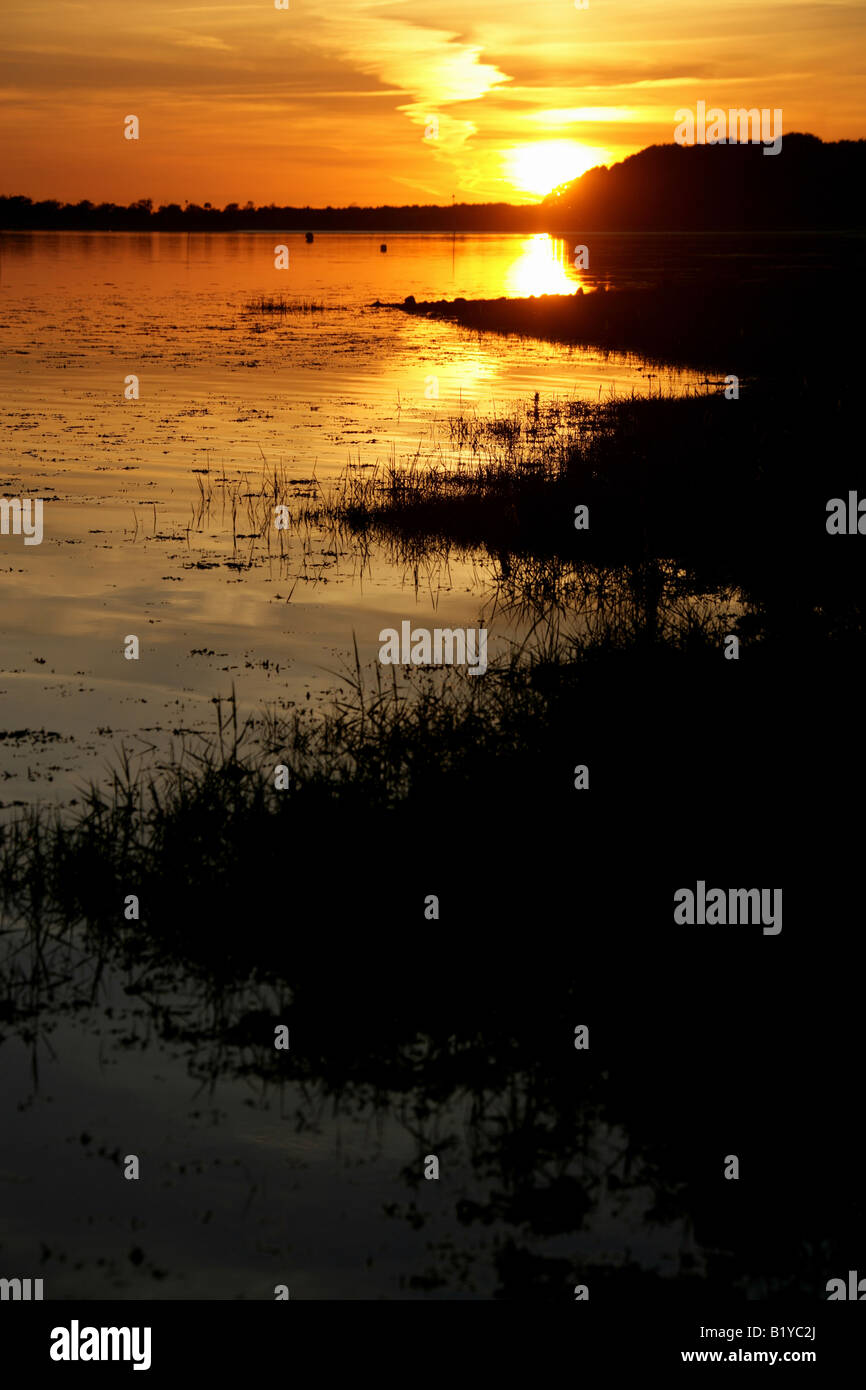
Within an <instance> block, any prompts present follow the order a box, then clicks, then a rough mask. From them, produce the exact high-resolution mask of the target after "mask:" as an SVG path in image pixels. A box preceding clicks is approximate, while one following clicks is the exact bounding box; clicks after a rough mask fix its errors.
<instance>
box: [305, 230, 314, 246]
mask: <svg viewBox="0 0 866 1390" xmlns="http://www.w3.org/2000/svg"><path fill="white" fill-rule="evenodd" d="M306 239H307V244H308V245H309V243H310V242H311V241H312V240H313V233H312V232H307V233H306Z"/></svg>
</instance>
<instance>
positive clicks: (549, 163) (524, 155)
mask: <svg viewBox="0 0 866 1390" xmlns="http://www.w3.org/2000/svg"><path fill="white" fill-rule="evenodd" d="M610 158H611V155H610V152H609V151H608V150H605V149H599V148H597V147H595V146H590V145H581V144H580V143H579V141H577V140H539V141H537V142H536V143H535V144H533V145H518V146H516V148H515V149H513V150H509V151H508V153H507V154H506V156H505V170H506V176H507V177H508V179H509V180H510V182H511V183H512V184H513V185H514V187H515V188H516V189H518V190H519V192H521V193H525V194H531V195H532V196H534V197H536V198H543V197H545V195H546V194H548V193H550V192H551V191H552V190H553V189H554V188H558V187H559V185H560V184H561V183H567V182H568V181H569V180H570V179H576V178H579V177H580V175H581V174H585V173H586V171H587V169H593V168H594V167H595V166H596V165H597V164H605V163H608V162H609V161H610Z"/></svg>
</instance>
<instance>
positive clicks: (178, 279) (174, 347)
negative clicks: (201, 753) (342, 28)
mask: <svg viewBox="0 0 866 1390" xmlns="http://www.w3.org/2000/svg"><path fill="white" fill-rule="evenodd" d="M619 240H621V239H619ZM278 242H279V237H278V236H277V235H274V234H271V233H268V234H266V235H236V236H235V235H226V236H190V237H187V236H185V235H172V234H162V235H144V234H143V235H139V234H134V233H124V234H120V235H113V234H111V233H101V234H88V233H82V234H79V233H36V234H28V235H23V234H19V235H6V236H4V237H3V238H2V242H0V246H2V309H0V387H2V408H0V418H2V438H3V465H2V478H0V488H2V489H3V492H4V493H5V494H6V495H8V496H36V495H38V496H40V497H43V498H46V499H48V500H47V501H46V505H45V537H44V540H43V543H42V544H41V545H40V546H26V547H25V546H24V545H23V542H22V539H21V538H20V537H14V536H8V537H7V536H4V537H0V547H2V560H0V563H2V568H3V573H4V586H5V594H6V602H5V604H4V612H3V620H2V643H3V667H2V677H0V679H2V695H3V706H4V715H3V731H5V734H6V737H5V738H3V739H2V740H0V756H2V764H0V766H2V774H3V779H4V782H3V788H2V799H3V805H4V806H5V808H6V809H7V810H8V809H9V808H14V807H16V806H19V805H21V804H25V803H29V802H33V801H45V800H57V801H60V802H66V803H72V802H74V801H75V800H76V799H77V794H78V793H77V788H78V787H79V786H80V784H81V782H82V781H83V780H87V779H89V778H90V777H97V778H99V777H101V776H103V775H104V773H105V770H106V766H107V765H108V764H109V763H110V762H111V761H112V759H113V758H114V757H115V756H116V752H117V749H118V748H119V747H120V745H121V744H122V745H123V746H125V747H126V748H128V749H129V750H130V751H131V752H132V753H133V754H134V755H136V754H138V753H141V755H142V757H148V756H150V754H151V752H152V750H153V749H154V748H155V747H157V746H159V747H163V746H164V745H165V741H166V739H167V738H168V737H170V735H171V732H172V731H173V730H177V729H199V728H210V727H211V726H212V723H213V710H212V705H211V700H212V698H213V697H214V696H216V695H221V696H225V695H227V694H228V693H229V691H230V689H231V685H232V683H234V684H235V687H236V690H237V694H238V699H239V701H240V703H241V706H242V708H244V709H255V708H257V707H258V706H260V705H261V704H262V703H263V702H271V703H274V704H277V705H281V706H282V707H286V706H287V705H289V704H291V703H292V702H295V701H298V700H304V699H306V698H307V696H308V695H309V696H310V697H311V698H313V699H318V698H322V697H324V696H326V695H328V694H329V693H330V692H331V691H332V690H333V689H334V687H335V676H334V674H333V673H334V672H335V671H336V672H337V673H339V672H340V671H341V670H342V669H343V665H344V663H345V662H346V661H347V659H348V658H349V656H350V655H351V653H352V645H353V636H354V637H355V638H356V639H357V641H358V647H359V651H360V652H361V655H362V659H363V660H364V661H369V660H372V659H373V657H374V656H375V652H376V649H377V642H378V633H379V631H380V630H381V628H382V627H383V626H393V625H395V624H396V625H397V626H398V627H399V623H400V621H401V620H402V619H404V618H411V619H412V620H413V621H415V622H417V623H419V624H423V623H427V624H429V623H431V622H432V620H433V617H434V614H435V615H436V621H437V622H438V623H440V624H441V625H449V624H455V625H458V626H465V625H471V624H473V623H475V622H476V621H477V619H478V614H479V610H480V608H481V607H482V605H483V603H484V597H485V592H486V581H485V579H484V576H483V574H482V573H481V572H480V571H479V567H478V566H477V565H476V564H473V563H472V562H471V561H467V562H465V563H457V562H455V563H454V564H452V566H451V567H450V568H449V569H448V571H447V572H443V571H442V570H441V569H437V570H436V572H435V573H434V574H432V575H429V576H426V577H425V576H423V575H422V576H421V577H420V583H421V591H420V592H416V580H417V579H418V576H416V575H415V574H414V573H410V574H407V573H406V572H405V570H404V569H403V567H401V566H395V565H389V564H387V563H386V562H385V561H384V560H383V559H382V558H381V557H379V556H374V557H373V564H372V567H371V569H370V571H369V572H368V573H367V575H366V576H365V577H364V579H363V582H362V580H361V578H360V576H359V574H358V566H357V563H356V561H355V559H354V558H353V557H352V556H346V555H344V554H342V553H340V551H339V548H338V549H337V551H336V552H335V548H334V544H333V541H332V539H330V538H328V537H322V538H318V540H314V544H313V549H312V551H309V550H307V549H305V548H304V546H302V545H300V544H299V543H298V542H297V540H294V541H292V540H290V541H289V542H288V547H287V553H286V555H285V556H284V557H283V558H282V559H279V560H275V559H273V558H272V557H269V556H268V555H267V553H266V547H263V546H261V545H255V544H253V543H248V544H246V545H245V547H242V553H240V554H239V553H238V550H237V547H236V545H235V543H234V537H233V528H232V524H231V518H230V516H228V515H227V514H226V511H225V509H224V508H221V507H220V505H219V499H220V498H221V497H222V498H224V496H225V482H223V483H222V484H220V483H219V482H216V483H215V484H214V490H215V495H216V498H217V503H216V505H215V506H214V508H213V509H212V510H211V512H210V513H209V515H208V516H207V517H206V518H204V519H203V520H202V519H201V518H199V519H198V520H197V519H196V518H195V516H194V509H195V504H196V500H197V498H198V495H199V480H200V479H203V478H208V479H210V480H221V479H224V480H234V481H236V480H237V479H238V478H239V477H242V476H244V475H247V476H248V478H249V480H250V481H249V488H254V487H255V485H256V481H257V480H260V479H261V474H262V471H263V469H266V468H273V466H275V465H277V466H284V467H285V468H286V469H287V470H288V471H289V473H290V474H291V476H293V477H297V478H310V477H312V476H313V475H315V477H316V478H317V479H319V480H321V481H322V482H323V483H325V484H326V483H327V481H328V480H329V479H331V478H334V477H336V476H337V475H338V474H339V473H340V472H341V471H342V470H343V469H345V468H346V466H347V464H349V463H351V464H352V466H356V467H361V468H365V467H371V466H375V465H376V464H377V463H383V462H387V461H388V460H396V461H397V462H403V461H405V460H407V459H409V458H412V457H413V456H415V455H416V454H417V453H418V451H419V448H421V449H422V450H423V451H427V450H431V451H435V450H437V449H439V448H441V447H442V433H443V422H445V421H447V418H448V416H449V415H452V414H454V413H455V412H458V411H460V410H463V411H473V410H475V411H478V412H480V413H489V412H499V411H505V410H507V409H509V407H510V405H511V404H513V403H514V402H517V401H524V400H527V399H528V398H531V396H532V395H533V393H534V392H536V391H538V392H540V393H541V394H542V396H543V398H544V399H546V398H547V397H548V396H549V395H561V396H577V397H581V398H590V399H598V398H599V397H604V396H607V395H609V394H611V393H615V392H623V391H625V392H630V391H632V390H635V391H638V392H641V393H646V392H647V391H648V390H651V389H655V390H658V389H659V388H660V387H661V388H662V389H667V390H671V391H678V390H682V389H684V388H685V387H687V386H688V385H689V384H691V383H693V382H694V381H696V380H697V376H696V374H694V373H689V372H678V371H673V370H672V371H663V370H662V371H659V369H658V368H656V369H655V370H654V373H653V375H652V377H651V378H650V380H649V381H648V376H649V373H648V372H647V370H646V369H645V366H644V364H643V363H641V362H640V361H639V360H637V359H628V358H624V357H614V356H611V355H603V354H599V353H594V352H591V351H584V350H577V349H569V348H564V347H560V346H557V345H552V344H546V343H542V342H538V341H521V340H517V339H504V338H500V337H490V338H487V337H485V336H482V335H477V334H472V333H468V332H465V331H463V330H461V329H459V328H456V327H454V326H452V325H449V324H444V323H434V322H427V321H425V320H423V319H418V318H415V317H411V316H408V315H405V314H403V313H402V312H400V311H399V310H396V309H393V308H373V307H371V306H372V304H373V302H374V301H375V300H376V299H379V300H382V301H388V302H395V301H402V299H403V298H404V297H405V296H406V295H407V294H409V293H413V294H414V295H415V296H416V298H418V299H422V298H438V297H443V296H447V297H452V296H457V295H464V296H467V297H474V296H480V295H500V294H505V295H518V296H522V295H526V294H539V293H562V292H571V291H574V290H576V289H577V288H578V287H579V286H580V285H581V284H583V285H584V286H585V288H586V289H587V290H591V289H592V288H593V287H594V286H595V284H596V283H598V280H599V278H601V279H603V280H604V282H605V283H611V273H610V270H609V269H605V268H604V266H605V264H606V263H607V264H609V265H613V266H614V268H616V267H619V268H620V271H621V274H622V277H623V278H624V279H625V278H626V272H625V262H624V260H623V257H622V253H621V248H620V249H619V250H618V249H617V248H618V242H617V239H615V238H614V239H610V247H609V250H608V255H607V262H605V259H604V256H602V257H601V260H600V266H601V269H600V271H599V274H598V275H595V274H592V275H591V274H589V272H585V271H580V272H578V271H577V270H575V269H574V267H573V265H572V263H571V259H572V257H571V251H570V248H569V247H568V246H567V245H566V243H565V242H564V241H554V240H553V239H551V238H549V237H547V236H530V237H521V236H465V237H459V238H456V239H454V240H452V238H450V237H447V236H445V237H443V236H390V237H389V239H388V251H387V253H386V254H382V253H381V251H380V250H379V246H380V238H378V237H369V236H351V235H332V236H331V235H329V236H324V235H320V236H317V238H316V240H315V242H314V243H313V244H312V245H307V244H306V242H305V241H304V238H303V236H299V235H296V234H295V235H290V236H287V237H286V238H285V243H286V244H287V245H289V250H290V264H289V269H288V270H286V271H276V270H275V269H274V265H273V262H274V249H273V248H274V245H275V244H278ZM656 256H657V253H653V255H652V256H651V257H650V261H649V262H648V264H649V266H650V269H651V270H652V269H653V268H654V265H655V257H656ZM630 264H631V267H632V269H631V272H630V273H631V275H632V276H633V275H634V274H635V273H637V274H638V275H639V274H640V273H641V272H640V265H641V262H640V257H638V258H637V259H636V258H635V257H634V256H633V257H632V258H631V262H630ZM635 267H636V268H637V269H636V270H635ZM272 294H282V295H285V296H286V297H287V298H288V299H290V300H291V299H295V298H298V299H302V298H307V299H315V300H321V301H323V302H324V303H325V305H326V306H327V308H326V311H325V312H323V313H316V314H304V315H286V316H285V317H282V316H274V315H255V314H253V315H251V314H249V313H247V312H245V306H246V305H247V304H248V302H249V301H250V300H251V299H252V298H254V297H255V296H259V295H272ZM131 374H134V375H136V376H137V377H138V378H139V382H140V397H139V399H138V400H129V401H127V400H125V399H124V391H125V383H126V379H127V377H128V376H130V375H131ZM433 378H435V386H434V384H433ZM437 390H438V396H436V395H435V394H434V392H435V391H437ZM444 433H445V438H446V440H447V429H446V430H445V432H444ZM221 487H222V491H221ZM240 529H241V530H243V529H244V528H243V526H241V527H240ZM130 633H134V634H136V635H137V636H138V637H139V639H140V642H141V659H140V660H139V661H138V662H132V661H126V660H124V658H123V656H122V649H123V639H124V638H125V637H126V635H127V634H130ZM499 633H500V636H501V637H502V639H503V640H505V638H507V636H508V625H507V624H500V628H499ZM494 638H495V633H494ZM491 651H493V647H491ZM43 732H44V734H45V735H47V741H46V739H45V738H43V737H41V735H42V734H43ZM37 734H38V735H40V737H39V738H35V735H37Z"/></svg>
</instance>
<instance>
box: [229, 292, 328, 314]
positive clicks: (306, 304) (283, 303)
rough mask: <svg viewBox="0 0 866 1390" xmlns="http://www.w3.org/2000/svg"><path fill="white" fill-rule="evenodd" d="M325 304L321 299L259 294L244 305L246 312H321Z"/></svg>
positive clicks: (323, 310)
mask: <svg viewBox="0 0 866 1390" xmlns="http://www.w3.org/2000/svg"><path fill="white" fill-rule="evenodd" d="M325 308H326V305H325V303H324V301H323V300H321V299H286V297H285V295H265V294H262V295H259V296H258V297H257V298H255V299H250V300H248V301H247V303H246V304H245V305H244V311H245V312H246V313H248V314H280V315H284V314H321V313H324V312H325Z"/></svg>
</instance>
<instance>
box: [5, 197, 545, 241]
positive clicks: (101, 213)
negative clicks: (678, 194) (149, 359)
mask: <svg viewBox="0 0 866 1390" xmlns="http://www.w3.org/2000/svg"><path fill="white" fill-rule="evenodd" d="M548 220H549V219H548V216H547V214H546V213H545V212H544V211H543V209H542V208H541V207H540V206H539V205H537V204H532V205H528V206H523V207H519V206H513V205H512V204H510V203H458V204H457V205H456V206H454V207H436V206H435V205H432V204H431V205H429V206H421V207H419V206H417V205H413V206H411V207H379V208H359V207H349V208H332V207H327V208H309V207H307V208H295V207H277V206H276V204H273V203H272V204H269V205H268V206H267V207H263V208H258V207H255V206H254V205H253V204H252V203H247V204H246V206H245V207H241V206H240V205H239V204H238V203H228V204H227V205H226V207H224V208H215V207H211V205H210V203H205V204H204V206H203V207H199V205H198V204H197V203H187V204H186V206H185V207H181V206H180V204H179V203H167V204H164V205H163V206H162V207H158V208H155V207H154V206H153V203H152V202H151V200H150V198H139V199H138V201H137V202H135V203H130V204H129V206H128V207H124V206H123V205H122V204H118V203H91V202H89V201H88V200H87V199H84V200H83V201H82V202H80V203H58V202H56V201H55V200H54V199H47V200H44V201H42V202H32V201H31V200H30V198H23V197H12V198H4V197H0V228H2V229H3V230H5V231H14V230H22V231H24V230H28V229H29V230H37V229H38V230H50V229H53V228H57V229H58V230H61V229H64V228H68V229H74V230H77V231H94V232H96V231H114V232H139V231H141V232H238V231H240V232H254V231H297V232H307V231H309V232H339V231H343V232H376V233H378V232H452V231H457V232H539V231H544V230H545V223H546V221H548Z"/></svg>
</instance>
